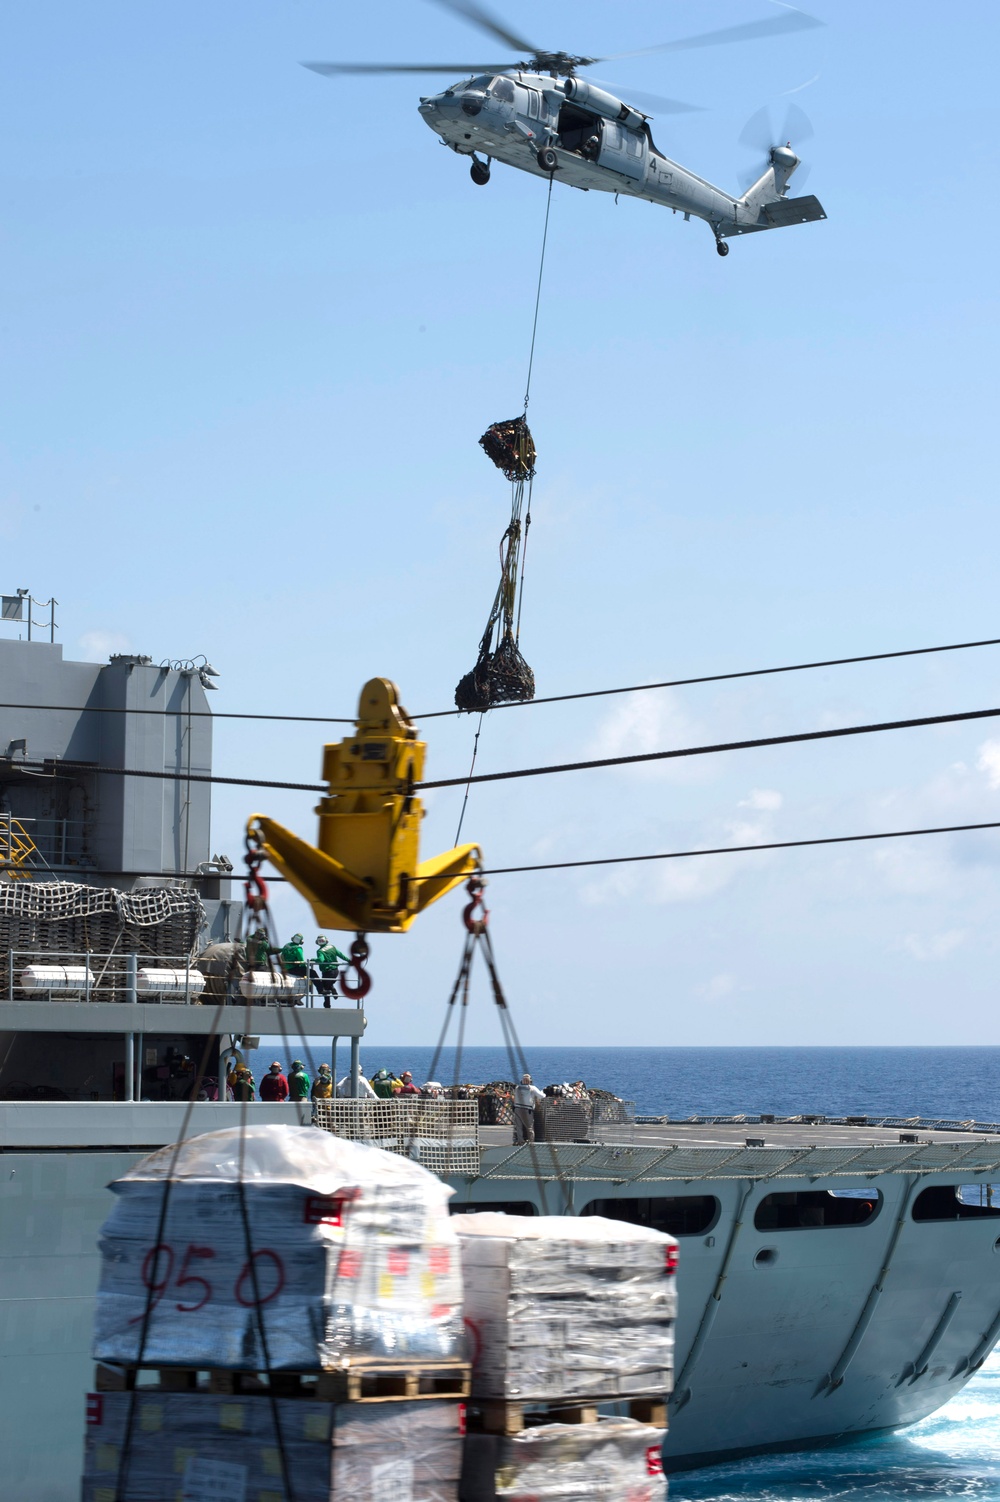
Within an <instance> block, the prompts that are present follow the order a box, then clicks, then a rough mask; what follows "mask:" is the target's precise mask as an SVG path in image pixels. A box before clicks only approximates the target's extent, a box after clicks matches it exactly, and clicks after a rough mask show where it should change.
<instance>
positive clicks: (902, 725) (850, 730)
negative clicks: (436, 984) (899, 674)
mask: <svg viewBox="0 0 1000 1502" xmlns="http://www.w3.org/2000/svg"><path fill="white" fill-rule="evenodd" d="M997 718H1000V708H995V709H970V710H963V711H960V712H958V713H956V714H939V715H916V716H914V717H913V718H912V719H908V720H879V721H877V722H876V723H874V724H870V725H843V726H840V727H839V728H837V729H835V730H800V731H796V732H795V733H793V734H791V735H765V736H757V737H755V738H754V739H751V740H743V741H716V742H714V743H713V744H711V745H706V746H679V747H676V748H674V749H672V750H669V751H641V752H635V753H633V754H631V755H629V756H599V757H592V758H590V759H589V760H587V761H568V762H555V763H552V764H551V765H547V766H538V767H513V768H511V769H509V770H508V771H506V772H479V773H476V774H475V775H474V776H470V775H468V774H467V775H466V776H465V777H441V778H437V779H435V780H433V781H426V782H414V783H413V785H412V788H411V791H412V792H414V793H417V792H421V791H427V790H429V789H432V788H452V787H465V786H466V785H467V784H471V783H474V782H475V783H480V782H510V781H512V780H514V779H516V778H521V777H546V776H550V775H553V774H555V773H562V772H591V771H597V770H599V769H601V768H603V767H627V766H634V765H636V764H637V763H640V762H653V761H671V760H674V759H675V758H677V757H682V756H711V755H714V754H717V753H719V752H722V751H756V750H760V749H761V748H763V747H767V746H794V745H799V744H801V743H804V742H806V741H826V740H838V739H843V738H844V737H846V736H855V735H878V734H881V733H882V732H884V731H889V730H916V729H920V728H921V727H922V726H927V725H958V724H963V723H965V722H966V721H972V720H991V719H997ZM11 766H13V767H17V768H22V767H23V768H26V769H29V770H37V771H38V772H40V773H41V774H42V775H43V776H47V777H53V778H54V777H58V776H60V775H61V773H60V769H62V768H64V769H66V770H69V771H73V772H88V773H92V774H94V775H95V776H104V777H152V778H155V779H158V780H160V781H163V782H208V783H221V784H223V785H224V786H228V787H256V788H280V789H282V790H284V791H286V792H293V793H325V792H326V791H327V784H326V783H323V782H282V781H279V780H277V779H275V778H268V777H220V776H217V775H216V774H215V773H214V772H191V773H188V772H186V771H185V772H167V771H163V772H159V771H154V770H153V769H151V768H144V767H100V766H95V764H94V763H93V762H87V761H70V760H58V761H57V760H55V759H51V760H49V761H25V760H23V759H22V758H18V759H16V760H15V759H14V758H13V757H10V756H0V768H2V767H11ZM213 874H215V875H218V872H215V873H213Z"/></svg>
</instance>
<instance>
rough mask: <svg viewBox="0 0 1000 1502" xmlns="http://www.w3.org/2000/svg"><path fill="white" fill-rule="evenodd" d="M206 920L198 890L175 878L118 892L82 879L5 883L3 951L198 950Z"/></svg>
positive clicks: (0, 921) (0, 903)
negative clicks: (159, 884) (180, 882)
mask: <svg viewBox="0 0 1000 1502" xmlns="http://www.w3.org/2000/svg"><path fill="white" fill-rule="evenodd" d="M204 921H205V909H204V907H203V906H202V902H201V898H200V897H199V896H198V893H197V892H196V891H195V890H194V888H193V887H189V886H182V885H180V884H175V883H170V884H167V883H166V882H165V883H164V884H163V885H162V886H156V887H138V888H136V890H135V891H133V892H118V891H116V890H115V889H114V887H92V886H86V885H84V884H83V883H82V882H75V881H30V882H28V881H18V882H0V950H6V951H10V950H15V951H19V952H21V953H27V952H29V951H30V952H31V953H40V952H45V953H52V952H72V953H77V952H79V953H85V952H87V951H90V952H91V953H95V954H110V953H112V952H113V951H117V952H118V953H120V954H122V955H125V954H140V955H144V954H148V955H193V954H194V950H195V947H196V944H197V941H198V934H199V932H200V930H201V927H202V924H203V923H204ZM123 963H124V962H123Z"/></svg>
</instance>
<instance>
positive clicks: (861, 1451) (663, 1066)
mask: <svg viewBox="0 0 1000 1502" xmlns="http://www.w3.org/2000/svg"><path fill="white" fill-rule="evenodd" d="M298 1054H299V1056H302V1057H303V1058H304V1062H305V1063H306V1066H307V1068H308V1067H310V1059H309V1056H308V1054H305V1053H304V1051H303V1050H302V1049H301V1048H300V1049H299V1050H298ZM525 1054H526V1057H527V1062H528V1067H529V1069H530V1070H531V1071H532V1073H533V1075H534V1078H535V1080H536V1082H537V1083H539V1084H542V1085H545V1084H549V1083H551V1082H554V1081H562V1080H576V1079H583V1080H585V1081H586V1082H587V1084H590V1085H597V1086H600V1087H602V1088H603V1089H606V1090H612V1091H614V1093H615V1094H616V1095H621V1096H623V1097H625V1098H627V1099H629V1100H634V1101H635V1102H636V1106H637V1109H638V1110H639V1111H640V1113H642V1114H649V1115H660V1114H664V1113H669V1114H670V1115H671V1116H674V1117H685V1116H691V1115H696V1114H698V1115H709V1114H714V1115H730V1114H735V1113H737V1112H741V1111H742V1112H747V1113H755V1112H758V1111H773V1112H774V1113H775V1114H776V1115H782V1116H784V1115H795V1114H797V1113H799V1112H817V1113H822V1114H825V1115H830V1116H834V1115H836V1116H842V1115H852V1116H853V1115H876V1114H879V1115H890V1116H928V1117H939V1118H948V1119H958V1120H962V1121H965V1120H969V1119H973V1120H977V1121H984V1122H990V1121H997V1120H1000V1048H530V1047H528V1048H526V1049H525ZM295 1056H296V1055H295V1054H294V1053H293V1054H289V1053H288V1052H287V1050H284V1051H283V1050H282V1048H281V1047H280V1046H279V1045H276V1043H275V1042H274V1040H271V1041H270V1042H269V1043H266V1044H265V1046H264V1047H263V1048H261V1049H260V1050H258V1051H257V1052H256V1053H255V1054H254V1055H253V1056H252V1067H253V1068H254V1073H255V1076H256V1078H257V1079H258V1080H259V1079H260V1076H261V1073H262V1072H263V1070H265V1069H266V1068H267V1065H268V1064H269V1063H270V1062H271V1060H272V1059H278V1060H279V1062H281V1063H282V1064H284V1065H287V1064H289V1063H290V1062H291V1059H292V1058H293V1057H295ZM432 1056H433V1049H431V1048H427V1047H424V1046H420V1047H409V1048H408V1047H402V1046H398V1045H393V1046H389V1047H385V1048H380V1047H378V1046H376V1045H374V1044H363V1046H362V1051H361V1060H362V1065H363V1067H364V1069H365V1071H366V1073H367V1072H371V1073H373V1072H374V1071H375V1070H376V1069H379V1068H381V1067H385V1068H387V1069H392V1070H393V1071H394V1072H397V1073H398V1072H401V1071H402V1070H404V1069H410V1070H412V1071H413V1076H414V1079H415V1080H417V1081H418V1082H422V1081H423V1080H424V1079H426V1078H427V1071H428V1069H429V1068H430V1064H431V1060H432ZM348 1058H349V1055H348V1049H347V1047H346V1046H345V1045H343V1044H342V1045H341V1047H340V1050H339V1055H338V1066H339V1072H340V1073H341V1074H343V1073H346V1070H347V1066H348ZM322 1059H327V1060H329V1053H328V1052H327V1051H324V1052H319V1051H317V1053H316V1056H315V1059H314V1060H313V1061H312V1064H313V1066H314V1065H315V1064H318V1063H319V1062H320V1061H321V1060H322ZM512 1073H513V1068H512V1065H511V1062H510V1061H509V1060H508V1058H507V1056H506V1054H505V1053H504V1051H503V1050H502V1049H498V1048H469V1049H466V1050H465V1052H464V1054H463V1056H462V1061H461V1064H460V1066H459V1068H458V1070H457V1077H458V1078H459V1079H461V1080H462V1081H470V1082H475V1083H482V1082H484V1081H486V1080H491V1079H510V1078H511V1076H512ZM435 1076H436V1078H437V1079H439V1080H441V1081H443V1082H445V1083H448V1084H451V1083H453V1082H454V1081H455V1079H456V1067H455V1056H454V1052H453V1051H452V1050H446V1051H445V1052H444V1053H443V1054H442V1056H441V1059H440V1060H439V1062H438V1065H437V1067H436V1069H435ZM998 1300H1000V1283H998ZM670 1496H671V1499H672V1502H817V1499H820V1502H908V1499H911V1498H912V1499H922V1498H931V1499H936V1498H948V1497H957V1498H972V1499H975V1502H1000V1355H994V1356H992V1357H990V1359H989V1360H988V1361H987V1362H986V1363H985V1364H984V1366H983V1367H982V1369H981V1370H980V1372H978V1373H977V1375H976V1377H975V1378H974V1380H973V1381H972V1382H970V1383H969V1385H968V1386H967V1387H966V1388H965V1389H964V1390H963V1391H962V1392H961V1393H960V1394H959V1395H958V1396H957V1397H956V1398H954V1399H953V1400H952V1401H951V1402H950V1403H949V1404H947V1406H946V1407H944V1408H942V1409H940V1410H939V1411H938V1412H937V1413H934V1414H932V1415H931V1416H930V1417H929V1418H927V1419H924V1420H923V1422H922V1423H920V1424H915V1425H914V1426H912V1427H911V1428H909V1429H904V1430H900V1431H899V1432H898V1433H896V1434H892V1435H887V1436H884V1437H876V1438H869V1439H864V1440H861V1441H858V1442H855V1443H851V1444H845V1445H837V1446H833V1447H831V1448H829V1449H823V1450H811V1451H803V1452H799V1453H796V1454H791V1455H762V1456H759V1457H757V1458H755V1459H750V1460H740V1461H737V1462H734V1463H732V1464H728V1465H720V1466H709V1467H706V1468H705V1469H704V1470H700V1471H689V1472H685V1473H681V1474H679V1475H674V1476H672V1477H671V1479H670Z"/></svg>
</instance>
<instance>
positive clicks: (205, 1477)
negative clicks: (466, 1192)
mask: <svg viewBox="0 0 1000 1502" xmlns="http://www.w3.org/2000/svg"><path fill="white" fill-rule="evenodd" d="M112 1188H113V1190H114V1192H115V1198H116V1203H115V1206H114V1209H113V1210H112V1213H111V1215H110V1216H109V1218H108V1220H107V1222H106V1224H105V1226H104V1227H103V1230H102V1239H101V1253H102V1266H101V1281H100V1290H99V1294H98V1300H97V1315H96V1331H95V1341H94V1354H95V1356H96V1357H97V1359H98V1361H99V1362H100V1363H102V1367H101V1369H100V1375H101V1385H103V1386H108V1385H109V1384H110V1385H112V1386H120V1387H121V1388H123V1389H124V1390H122V1391H105V1392H97V1393H94V1394H92V1395H91V1398H90V1399H89V1400H88V1425H87V1438H86V1449H85V1472H84V1485H83V1498H84V1502H330V1499H333V1498H340V1497H350V1498H351V1499H352V1502H376V1499H377V1502H386V1499H387V1498H393V1499H396V1498H399V1499H405V1498H410V1497H419V1498H421V1502H455V1498H456V1496H457V1490H458V1477H459V1472H460V1469H461V1434H460V1425H461V1423H462V1415H463V1408H462V1404H461V1403H460V1402H459V1401H458V1400H457V1397H453V1398H451V1399H450V1400H449V1399H446V1398H442V1397H439V1396H437V1394H439V1393H440V1392H441V1391H442V1390H444V1391H449V1392H453V1393H456V1394H457V1393H460V1392H462V1391H463V1390H465V1389H464V1385H463V1384H464V1382H465V1377H466V1373H467V1368H466V1367H465V1366H464V1355H465V1344H464V1337H463V1329H462V1292H461V1279H460V1264H459V1259H458V1248H457V1241H456V1236H455V1231H454V1223H453V1222H452V1221H451V1220H450V1219H449V1217H448V1211H447V1205H448V1199H449V1196H450V1194H451V1191H450V1190H449V1189H448V1188H447V1187H446V1186H445V1185H444V1184H443V1183H442V1182H441V1181H440V1180H439V1179H437V1178H435V1177H434V1176H433V1175H432V1174H430V1173H428V1172H427V1170H426V1169H424V1168H421V1167H420V1166H419V1165H418V1164H416V1163H413V1162H410V1161H408V1160H407V1159H405V1158H402V1157H400V1156H398V1155H397V1154H393V1153H385V1152H381V1151H379V1150H378V1149H377V1148H370V1147H364V1146H361V1145H360V1144H357V1143H353V1142H348V1141H345V1140H343V1139H341V1138H337V1137H333V1136H331V1135H330V1134H329V1133H326V1132H320V1131H316V1130H315V1129H314V1128H309V1127H291V1126H289V1127H281V1126H278V1127H275V1126H268V1127H249V1128H248V1129H247V1130H246V1131H245V1132H243V1133H241V1132H239V1131H224V1132H212V1133H209V1134H207V1135H205V1136H203V1137H197V1138H192V1139H191V1140H190V1141H189V1142H186V1143H184V1144H183V1145H182V1146H181V1147H180V1148H179V1149H175V1148H168V1149H164V1150H163V1151H161V1152H159V1153H155V1154H153V1155H152V1156H151V1157H149V1158H147V1159H145V1160H144V1161H143V1162H142V1163H140V1164H138V1165H137V1166H136V1167H135V1168H133V1169H131V1170H130V1172H129V1173H127V1174H126V1175H125V1176H124V1178H122V1179H120V1180H119V1181H118V1182H117V1183H116V1184H114V1185H113V1186H112ZM168 1191H169V1192H168ZM248 1227H249V1235H248V1230H247V1228H248ZM262 1326H263V1333H262V1329H261V1327H262ZM449 1365H450V1369H451V1374H452V1377H453V1376H454V1373H455V1371H456V1370H457V1372H458V1380H457V1382H453V1381H451V1378H445V1379H442V1370H443V1367H448V1366H449ZM151 1367H152V1368H158V1369H159V1383H160V1385H159V1387H158V1388H154V1387H151V1386H149V1383H150V1379H151V1377H152V1375H153V1374H152V1373H150V1372H149V1371H148V1369H149V1368H151ZM178 1369H180V1370H178ZM199 1374H201V1375H199ZM206 1374H207V1381H206ZM283 1374H284V1375H283ZM295 1374H306V1375H305V1377H304V1378H303V1377H302V1376H300V1375H295ZM308 1374H315V1375H311V1376H310V1375H308ZM363 1382H372V1383H374V1384H375V1387H376V1391H375V1396H376V1397H377V1398H378V1399H379V1401H376V1402H368V1401H359V1402H349V1403H345V1402H343V1401H340V1399H342V1398H343V1397H344V1396H347V1395H349V1396H351V1397H359V1396H362V1383H363ZM352 1383H356V1387H357V1390H356V1391H355V1388H354V1387H352V1386H351V1384H352ZM272 1384H273V1385H272ZM445 1384H450V1385H445ZM220 1386H221V1387H222V1388H223V1389H227V1388H228V1389H231V1391H226V1390H224V1391H219V1388H220ZM213 1388H214V1390H212V1389H213ZM185 1389H186V1390H185ZM422 1391H427V1392H430V1393H432V1394H434V1395H433V1396H430V1397H428V1398H421V1399H419V1400H417V1401H409V1399H411V1398H415V1397H416V1395H417V1393H418V1392H422ZM272 1392H273V1394H274V1396H273V1398H272ZM279 1394H280V1396H279ZM123 1477H124V1482H123V1480H122V1478H123Z"/></svg>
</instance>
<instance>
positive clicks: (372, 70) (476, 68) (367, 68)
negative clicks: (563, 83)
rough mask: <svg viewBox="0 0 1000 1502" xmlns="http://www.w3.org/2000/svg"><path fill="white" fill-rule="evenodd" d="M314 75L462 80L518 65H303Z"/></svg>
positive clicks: (327, 76)
mask: <svg viewBox="0 0 1000 1502" xmlns="http://www.w3.org/2000/svg"><path fill="white" fill-rule="evenodd" d="M302 66H303V68H310V69H311V70H312V72H313V73H322V74H323V75H324V77H326V78H337V77H339V76H341V75H349V74H352V73H353V74H362V75H366V76H367V75H369V74H376V73H450V74H451V75H452V76H453V77H457V78H461V77H463V75H467V74H469V73H506V72H509V71H510V69H511V68H516V67H517V66H518V65H517V63H303V64H302Z"/></svg>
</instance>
